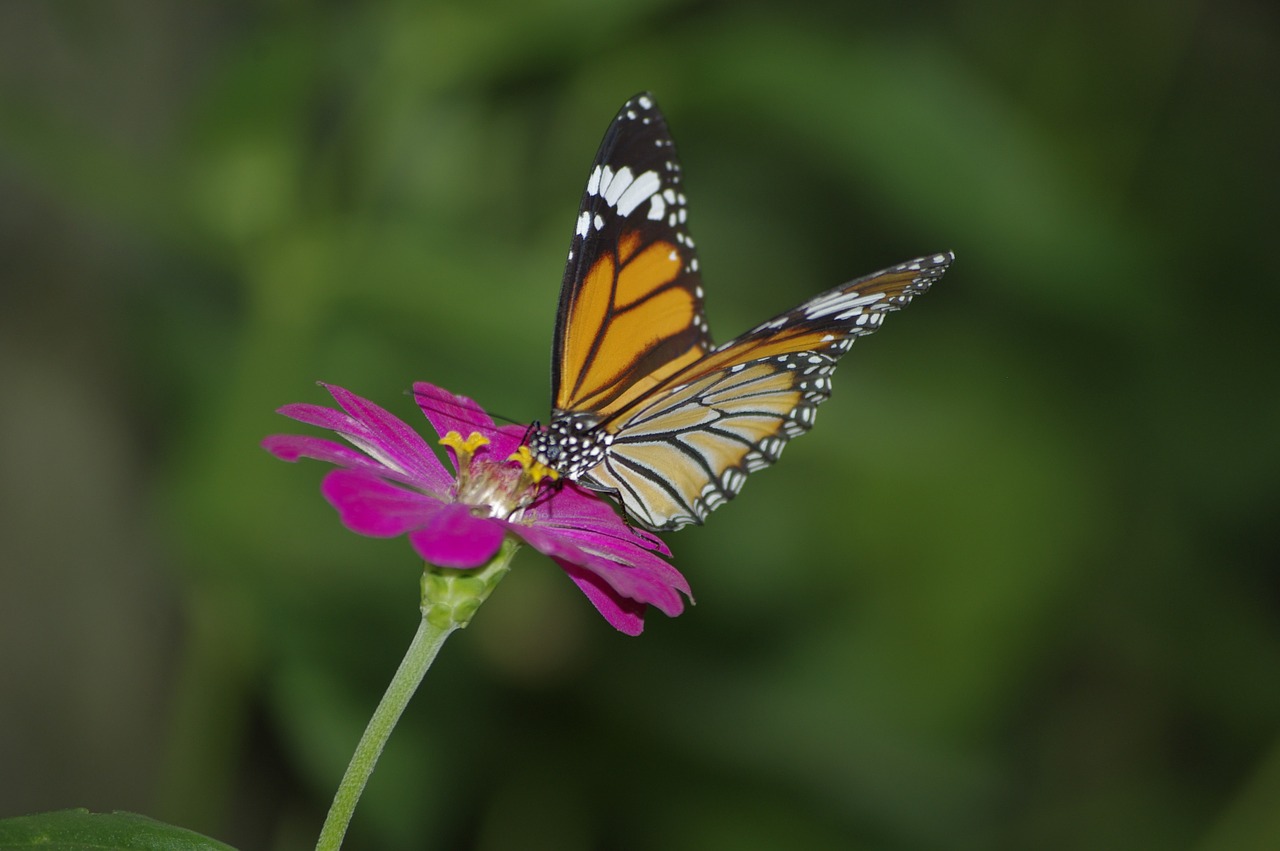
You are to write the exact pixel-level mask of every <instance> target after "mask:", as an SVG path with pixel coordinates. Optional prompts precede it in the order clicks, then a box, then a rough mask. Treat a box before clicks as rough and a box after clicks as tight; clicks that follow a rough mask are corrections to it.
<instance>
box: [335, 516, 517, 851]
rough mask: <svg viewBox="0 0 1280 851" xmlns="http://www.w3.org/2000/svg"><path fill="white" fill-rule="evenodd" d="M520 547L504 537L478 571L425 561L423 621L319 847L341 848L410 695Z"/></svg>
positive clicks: (346, 776)
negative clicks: (454, 632) (375, 766)
mask: <svg viewBox="0 0 1280 851" xmlns="http://www.w3.org/2000/svg"><path fill="white" fill-rule="evenodd" d="M516 549H517V545H516V544H515V543H513V542H511V541H507V542H505V543H504V544H503V546H502V549H500V550H499V551H498V554H497V555H495V556H494V557H493V559H491V560H490V561H489V563H488V564H486V565H485V566H484V567H481V568H478V569H476V570H449V569H448V568H440V567H434V566H432V565H427V568H426V570H425V571H424V572H423V575H422V620H421V622H420V623H419V624H418V632H417V634H416V635H414V636H413V641H412V643H410V645H409V650H408V652H407V653H405V656H404V659H403V661H401V662H400V667H399V668H397V669H396V673H395V676H393V677H392V678H391V684H390V685H388V686H387V691H386V693H385V694H383V695H382V700H381V701H380V702H379V703H378V708H377V709H375V710H374V711H373V717H372V718H370V719H369V725H368V726H367V727H365V730H364V735H363V736H361V737H360V743H359V744H358V745H356V751H355V753H354V754H352V756H351V762H350V764H348V765H347V772H346V774H344V775H343V776H342V782H341V783H340V784H338V793H337V794H336V795H334V796H333V804H332V806H330V807H329V814H328V815H327V816H325V820H324V827H322V828H321V829H320V839H319V840H318V841H317V842H316V851H338V849H339V848H341V847H342V839H343V837H344V836H346V833H347V826H348V825H349V824H350V823H351V816H352V814H353V813H354V812H355V809H356V803H357V802H358V801H359V800H360V795H361V794H362V793H363V792H364V787H365V784H366V783H368V782H369V776H370V775H371V774H373V767H374V765H376V764H377V762H378V757H379V756H381V755H382V749H383V747H385V746H386V744H387V739H389V738H390V737H391V731H392V730H394V729H395V726H396V722H397V721H399V720H400V716H401V715H402V714H403V713H404V709H405V707H406V706H408V705H409V699H410V698H411V697H413V693H414V692H415V691H417V690H418V685H419V684H421V682H422V678H423V676H425V675H426V673H427V669H428V668H430V667H431V663H432V662H434V661H435V658H436V654H437V653H439V652H440V647H441V646H442V645H443V644H444V640H445V639H446V638H448V637H449V635H450V634H451V633H452V632H453V631H454V630H455V629H460V628H462V627H465V626H466V625H467V624H468V623H470V622H471V617H472V616H473V615H474V614H475V611H476V609H477V608H478V607H479V606H480V604H481V603H483V602H484V601H485V599H486V598H487V597H488V596H489V593H490V592H491V591H493V588H494V586H496V585H497V584H498V581H499V580H500V579H502V577H503V576H505V575H506V573H507V570H508V569H509V568H510V565H511V557H512V556H513V555H515V551H516Z"/></svg>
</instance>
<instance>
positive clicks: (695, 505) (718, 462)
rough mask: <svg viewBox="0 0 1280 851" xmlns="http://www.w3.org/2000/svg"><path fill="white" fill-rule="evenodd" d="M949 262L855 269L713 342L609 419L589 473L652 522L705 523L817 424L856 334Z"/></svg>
mask: <svg viewBox="0 0 1280 851" xmlns="http://www.w3.org/2000/svg"><path fill="white" fill-rule="evenodd" d="M951 260H952V255H951V254H950V253H946V254H936V255H933V256H930V257H922V258H920V259H918V260H913V261H911V262H909V263H903V264H901V265H899V266H895V267H893V268H891V269H886V270H884V271H882V272H878V273H876V274H874V275H868V276H867V277H865V278H859V279H857V280H855V281H851V282H849V283H847V284H845V285H844V286H841V287H836V288H835V289H833V290H830V291H829V292H826V293H823V294H822V295H819V296H817V297H815V298H813V299H810V300H809V301H807V302H805V303H804V304H802V305H800V306H799V307H797V308H795V309H793V310H790V311H788V312H786V313H783V314H781V315H779V316H777V317H775V318H774V319H771V320H769V321H768V322H765V323H762V324H761V325H758V326H757V327H755V328H753V329H752V330H751V331H748V332H747V333H746V334H743V335H742V336H741V337H739V338H737V339H736V340H732V341H731V342H728V343H726V344H724V345H723V346H720V347H719V348H716V349H715V350H713V351H712V352H710V353H709V354H707V355H706V356H705V357H704V358H702V359H701V360H699V361H698V362H696V363H694V364H692V365H690V366H688V367H686V368H685V369H684V370H682V371H680V372H679V373H677V374H675V375H674V376H672V377H670V378H669V379H667V381H666V382H665V383H664V384H663V385H661V386H659V387H658V388H656V389H655V391H654V392H652V393H651V394H650V395H649V396H648V397H646V398H645V399H644V400H643V401H641V402H639V403H637V404H635V405H633V406H631V407H630V408H626V409H624V410H621V411H619V412H617V413H616V414H615V416H614V418H613V419H612V420H610V421H608V422H606V423H605V424H604V427H605V428H606V429H607V430H608V431H610V432H611V433H612V434H613V441H612V443H611V444H610V447H609V451H608V452H607V453H606V455H605V457H604V460H603V462H602V463H601V464H600V465H599V466H597V467H596V468H595V469H594V470H592V471H591V472H590V473H589V474H588V475H587V476H586V477H584V478H583V481H584V483H586V484H588V485H589V486H591V487H597V488H600V489H602V490H610V491H616V492H617V493H618V496H619V498H620V499H621V501H622V504H623V506H624V508H625V509H626V510H627V513H628V514H630V515H631V516H632V517H633V518H634V519H636V520H637V521H639V522H640V523H643V524H644V525H645V526H648V527H650V528H653V529H678V528H679V527H681V526H684V525H686V524H688V523H701V522H702V521H703V520H704V519H705V518H706V516H707V514H708V513H709V512H710V511H712V510H713V509H715V508H716V507H717V506H719V505H720V504H722V503H723V502H725V501H726V500H729V499H732V498H733V497H734V496H735V495H736V494H737V493H738V491H739V490H741V488H742V485H743V483H744V482H745V481H746V476H747V474H748V473H751V472H754V471H755V470H759V469H761V468H763V467H767V466H768V465H770V464H772V463H773V462H774V461H776V460H778V456H779V455H780V454H781V453H782V450H783V448H784V447H785V446H786V444H787V441H789V440H790V439H791V438H792V437H795V436H796V435H799V434H803V433H804V432H805V431H807V430H808V429H809V428H811V427H812V426H813V422H814V418H815V415H816V412H817V407H818V405H820V404H821V403H822V402H823V401H825V400H826V399H827V397H828V396H829V395H830V394H831V379H830V376H831V373H832V372H833V371H834V370H835V367H836V363H837V361H838V360H839V358H840V357H841V356H842V355H844V353H845V352H847V351H848V350H849V347H850V346H851V345H852V344H853V341H854V340H855V339H857V338H858V337H860V336H864V335H866V334H870V333H872V332H873V331H875V330H876V329H877V328H879V327H880V323H881V321H882V319H883V316H884V314H885V313H887V312H889V311H893V310H898V309H900V308H902V307H905V306H906V305H907V304H908V303H910V301H911V299H912V297H914V296H915V295H917V294H919V293H922V292H924V291H925V290H927V289H928V288H929V286H930V285H931V284H932V283H933V282H934V281H935V280H937V279H938V278H939V277H941V276H942V274H943V272H945V271H946V269H947V266H948V265H949V264H950V263H951Z"/></svg>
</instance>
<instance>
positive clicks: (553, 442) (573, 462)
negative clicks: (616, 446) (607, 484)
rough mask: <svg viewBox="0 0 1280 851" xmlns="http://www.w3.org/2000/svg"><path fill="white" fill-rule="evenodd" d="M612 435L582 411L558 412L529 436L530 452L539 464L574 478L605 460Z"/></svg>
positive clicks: (595, 419) (574, 479) (573, 479)
mask: <svg viewBox="0 0 1280 851" xmlns="http://www.w3.org/2000/svg"><path fill="white" fill-rule="evenodd" d="M612 442H613V435H611V434H609V433H608V432H607V431H605V430H604V429H602V428H600V421H599V420H598V419H597V418H596V417H594V416H592V415H590V414H583V413H573V414H560V415H557V416H556V417H553V418H552V420H551V422H550V423H548V424H547V425H546V426H545V427H543V428H539V429H536V430H535V431H534V432H533V434H532V435H531V436H530V437H529V441H528V444H529V451H530V452H532V453H533V457H534V459H535V460H537V461H538V463H540V464H542V465H543V466H545V467H548V468H549V469H552V470H555V471H556V472H557V473H559V474H560V475H562V476H564V477H565V478H566V479H570V480H572V481H576V480H577V479H578V477H579V476H581V475H582V474H583V473H586V472H588V471H590V470H591V469H592V468H593V467H595V466H596V465H597V464H599V463H600V462H601V461H603V460H604V456H605V451H606V450H607V449H608V448H609V444H610V443H612Z"/></svg>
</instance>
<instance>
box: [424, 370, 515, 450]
mask: <svg viewBox="0 0 1280 851" xmlns="http://www.w3.org/2000/svg"><path fill="white" fill-rule="evenodd" d="M413 398H414V399H415V400H416V401H417V403H418V407H419V408H421V409H422V413H424V414H426V417H427V419H428V420H430V421H431V425H432V426H433V427H434V428H435V430H436V433H437V434H439V435H440V436H441V437H444V436H445V435H446V434H448V433H449V432H451V431H456V432H457V433H458V434H460V435H462V436H463V437H464V438H465V437H467V436H468V435H470V434H471V432H473V431H478V432H480V433H481V434H483V435H485V436H486V437H488V436H490V433H491V432H493V431H494V430H495V427H494V424H493V419H492V418H491V417H490V416H489V415H488V414H486V413H485V412H484V408H481V407H480V406H479V405H478V404H477V403H476V402H475V401H473V400H471V399H468V398H467V397H466V396H455V395H453V394H452V393H450V392H449V391H448V390H445V389H444V388H443V387H436V386H435V385H434V384H427V383H426V382H425V381H419V382H417V383H415V384H414V385H413ZM455 460H456V459H455Z"/></svg>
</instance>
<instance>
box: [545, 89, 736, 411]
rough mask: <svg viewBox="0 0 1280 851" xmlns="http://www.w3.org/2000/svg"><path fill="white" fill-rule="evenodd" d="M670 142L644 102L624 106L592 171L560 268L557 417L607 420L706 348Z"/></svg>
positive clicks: (690, 243)
mask: <svg viewBox="0 0 1280 851" xmlns="http://www.w3.org/2000/svg"><path fill="white" fill-rule="evenodd" d="M685 220H686V212H685V197H684V190H683V187H682V186H681V180H680V166H679V163H678V162H677V160H676V154H675V146H674V145H673V143H672V141H671V134H670V133H669V132H668V130H667V124H666V121H665V120H664V119H663V117H662V114H661V113H660V112H659V111H658V109H657V107H656V105H655V104H654V102H653V100H652V98H651V97H650V96H648V95H637V96H636V97H634V98H632V99H631V100H629V101H627V103H626V104H625V105H624V106H623V107H622V109H621V111H619V113H618V115H617V117H616V118H614V120H613V124H611V125H610V127H609V131H608V132H607V133H606V134H605V137H604V141H603V142H601V144H600V150H599V152H598V153H597V154H596V160H595V163H594V164H593V165H592V168H591V174H590V177H589V178H588V180H587V188H586V191H585V192H584V193H583V196H582V205H581V208H580V210H579V212H578V219H577V224H576V228H575V231H574V236H573V242H572V244H571V246H570V249H569V259H568V262H567V263H566V265H565V275H564V283H563V285H562V287H561V290H560V310H559V313H558V314H557V320H556V336H555V349H554V352H553V367H552V383H553V387H552V394H553V403H554V405H555V408H556V410H557V412H567V411H590V412H592V413H596V414H599V415H601V416H608V415H610V414H612V413H614V412H617V411H619V410H622V409H624V408H626V407H627V406H628V405H630V404H633V403H634V402H635V401H636V400H638V399H640V398H642V397H643V396H644V395H645V394H646V393H648V392H649V391H650V390H652V389H653V388H654V387H655V386H657V385H658V384H659V383H661V382H662V381H663V380H664V379H665V378H667V377H668V376H670V375H672V374H673V373H675V372H678V371H679V370H681V369H682V368H684V367H687V366H689V365H690V364H693V363H695V362H696V361H698V360H699V359H700V358H701V357H703V355H704V354H705V353H706V352H707V351H708V350H709V349H710V348H711V340H710V337H709V335H708V333H707V323H706V319H705V318H704V315H703V309H702V286H701V283H700V277H699V274H698V261H697V255H696V254H695V252H694V246H693V241H692V240H691V239H690V238H689V235H688V231H687V229H686V224H685Z"/></svg>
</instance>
